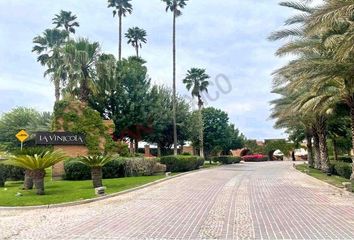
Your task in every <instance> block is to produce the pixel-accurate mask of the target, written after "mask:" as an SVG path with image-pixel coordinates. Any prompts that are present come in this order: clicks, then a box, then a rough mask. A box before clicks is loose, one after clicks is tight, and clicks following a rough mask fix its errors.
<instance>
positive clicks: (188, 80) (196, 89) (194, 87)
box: [183, 68, 210, 158]
mask: <svg viewBox="0 0 354 240" xmlns="http://www.w3.org/2000/svg"><path fill="white" fill-rule="evenodd" d="M205 71H206V70H205V69H200V68H192V69H190V70H188V73H187V76H186V77H185V78H184V79H183V83H184V84H185V85H186V88H187V90H188V91H191V93H192V97H197V98H198V109H199V121H200V123H201V124H200V125H201V126H200V133H199V137H200V157H202V158H204V147H203V117H202V109H203V104H204V103H203V100H202V93H203V92H208V86H209V82H208V79H209V78H210V77H209V75H208V74H206V72H205Z"/></svg>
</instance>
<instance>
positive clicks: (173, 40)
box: [172, 11, 178, 156]
mask: <svg viewBox="0 0 354 240" xmlns="http://www.w3.org/2000/svg"><path fill="white" fill-rule="evenodd" d="M172 45H173V50H172V52H173V54H172V55H173V87H172V89H173V99H172V101H173V103H172V105H173V110H172V111H173V143H174V151H173V153H174V155H175V156H177V154H178V152H177V121H176V11H173V36H172Z"/></svg>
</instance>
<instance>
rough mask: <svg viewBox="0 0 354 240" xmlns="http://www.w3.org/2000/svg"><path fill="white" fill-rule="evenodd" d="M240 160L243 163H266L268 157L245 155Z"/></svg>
mask: <svg viewBox="0 0 354 240" xmlns="http://www.w3.org/2000/svg"><path fill="white" fill-rule="evenodd" d="M242 160H243V161H245V162H266V161H268V160H269V159H268V157H267V156H265V155H261V154H256V155H246V156H243V157H242Z"/></svg>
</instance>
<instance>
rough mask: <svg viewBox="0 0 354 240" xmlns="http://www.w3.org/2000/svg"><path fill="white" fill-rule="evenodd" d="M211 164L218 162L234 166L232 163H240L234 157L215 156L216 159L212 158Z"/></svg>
mask: <svg viewBox="0 0 354 240" xmlns="http://www.w3.org/2000/svg"><path fill="white" fill-rule="evenodd" d="M213 162H219V163H221V164H234V163H240V162H241V158H240V157H234V156H217V157H213Z"/></svg>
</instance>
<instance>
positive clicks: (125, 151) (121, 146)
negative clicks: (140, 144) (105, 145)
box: [116, 142, 130, 157]
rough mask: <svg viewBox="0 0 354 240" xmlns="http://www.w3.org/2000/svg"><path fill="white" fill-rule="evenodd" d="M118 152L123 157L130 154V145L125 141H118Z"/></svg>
mask: <svg viewBox="0 0 354 240" xmlns="http://www.w3.org/2000/svg"><path fill="white" fill-rule="evenodd" d="M116 144H117V153H118V154H119V155H120V156H122V157H128V156H130V151H129V146H128V144H126V143H125V142H117V143H116Z"/></svg>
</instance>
